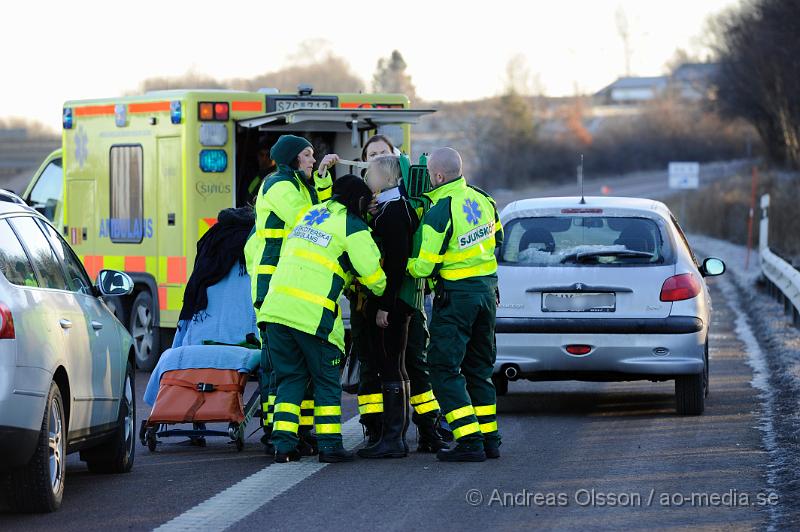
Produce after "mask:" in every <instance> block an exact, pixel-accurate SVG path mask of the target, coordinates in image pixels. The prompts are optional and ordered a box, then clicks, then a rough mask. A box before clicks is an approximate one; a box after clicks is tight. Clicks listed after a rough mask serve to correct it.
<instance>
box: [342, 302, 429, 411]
mask: <svg viewBox="0 0 800 532" xmlns="http://www.w3.org/2000/svg"><path fill="white" fill-rule="evenodd" d="M353 301H354V300H351V306H350V308H351V309H353V308H355V306H354V303H353ZM366 326H367V324H366V320H365V317H364V314H363V313H362V312H357V311H353V312H351V313H350V338H351V339H352V349H353V350H354V352H355V353H356V356H357V357H358V362H359V379H358V411H359V414H360V415H361V417H362V419H366V418H367V417H369V416H379V415H380V414H381V413H382V412H383V393H382V391H381V379H380V376H379V374H378V368H377V367H375V364H374V362H373V360H372V357H370V356H369V349H370V345H369V337H368V335H367V332H366ZM429 337H430V336H429V334H428V323H427V317H426V316H425V312H424V311H422V310H415V311H414V312H413V313H412V314H411V321H410V323H409V325H408V342H407V344H406V357H405V362H406V373H408V379H409V380H410V381H411V406H412V407H414V414H413V416H412V419H413V421H414V423H415V424H417V425H421V424H423V423H424V424H429V425H433V423H434V422H435V421H436V417H437V416H438V415H439V403H438V402H437V401H436V397H434V394H433V391H432V387H431V380H430V373H429V370H428V359H427V356H426V354H425V353H426V350H427V347H428V338H429Z"/></svg>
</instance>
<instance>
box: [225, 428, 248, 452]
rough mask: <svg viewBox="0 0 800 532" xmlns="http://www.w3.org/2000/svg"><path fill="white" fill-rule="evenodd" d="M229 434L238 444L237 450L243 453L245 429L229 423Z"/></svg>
mask: <svg viewBox="0 0 800 532" xmlns="http://www.w3.org/2000/svg"><path fill="white" fill-rule="evenodd" d="M228 434H229V435H230V437H231V439H232V440H233V443H235V444H236V450H237V451H239V452H241V451H242V450H243V449H244V427H243V426H241V425H240V424H239V423H228Z"/></svg>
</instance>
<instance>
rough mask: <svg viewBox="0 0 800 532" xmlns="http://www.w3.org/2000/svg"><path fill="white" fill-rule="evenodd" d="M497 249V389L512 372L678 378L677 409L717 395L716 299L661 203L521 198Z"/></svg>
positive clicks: (719, 265) (713, 271)
mask: <svg viewBox="0 0 800 532" xmlns="http://www.w3.org/2000/svg"><path fill="white" fill-rule="evenodd" d="M501 221H502V223H503V227H504V231H505V242H504V243H503V246H502V249H501V250H499V252H498V264H499V266H498V278H499V285H500V294H501V301H500V305H499V307H498V309H497V329H496V332H497V361H496V363H495V375H494V377H493V380H494V381H495V384H496V386H497V390H498V393H499V394H503V393H505V392H506V391H507V390H508V381H514V380H517V379H530V380H586V381H625V380H641V379H646V380H653V381H661V380H673V379H674V380H675V395H676V407H677V411H678V412H679V413H681V414H694V415H697V414H701V413H702V412H703V408H704V402H705V397H706V395H707V394H708V327H709V324H710V321H711V319H710V313H711V298H710V296H709V293H708V289H707V287H706V284H705V280H704V278H705V277H707V276H712V275H720V274H722V273H723V272H724V271H725V265H724V263H723V262H722V261H721V260H719V259H715V258H708V259H705V260H704V261H703V262H702V263H701V262H698V261H697V259H696V258H695V257H694V255H693V253H692V251H691V248H690V247H689V244H688V242H687V241H686V237H685V236H684V234H683V232H682V231H681V229H680V226H679V225H678V223H677V221H676V220H675V218H674V216H672V214H671V213H670V211H669V209H668V208H667V207H666V206H665V205H664V204H663V203H660V202H657V201H652V200H647V199H635V198H611V197H589V198H586V199H585V202H582V201H581V198H577V197H567V198H542V199H526V200H521V201H516V202H514V203H511V204H510V205H508V206H507V207H506V208H505V209H503V211H502V213H501Z"/></svg>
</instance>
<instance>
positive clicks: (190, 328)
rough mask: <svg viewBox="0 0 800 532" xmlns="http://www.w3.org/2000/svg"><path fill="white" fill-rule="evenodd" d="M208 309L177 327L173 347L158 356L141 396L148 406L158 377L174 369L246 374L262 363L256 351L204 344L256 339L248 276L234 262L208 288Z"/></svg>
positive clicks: (233, 346) (151, 402) (155, 395)
mask: <svg viewBox="0 0 800 532" xmlns="http://www.w3.org/2000/svg"><path fill="white" fill-rule="evenodd" d="M207 293H208V307H207V308H206V309H205V310H203V311H201V312H199V313H197V314H196V315H195V316H194V318H193V319H192V320H184V321H181V322H180V323H179V324H178V330H177V331H176V333H175V340H174V341H173V342H172V348H170V349H167V350H166V351H164V353H163V354H162V355H161V359H160V360H159V362H158V365H156V367H155V369H154V370H153V373H152V375H150V381H149V382H148V383H147V388H146V390H145V393H144V401H145V403H147V404H149V405H151V406H152V405H153V404H155V402H156V397H157V396H158V387H159V384H160V383H161V376H162V375H163V374H164V373H165V372H167V371H173V370H176V369H197V368H215V369H235V370H237V371H240V372H243V373H249V372H251V371H253V370H254V369H256V368H257V367H258V365H259V363H260V361H261V352H260V351H259V350H258V349H247V348H245V347H240V346H237V345H203V342H206V341H213V342H220V343H223V344H238V343H241V342H243V341H244V340H245V338H246V337H247V335H248V334H250V333H253V334H255V335H256V338H258V328H257V327H256V314H255V311H254V310H253V304H252V300H251V295H250V276H248V275H247V272H242V271H240V267H239V264H238V263H237V264H236V265H234V267H233V268H231V271H230V273H228V275H227V276H226V277H225V278H223V279H222V280H221V281H220V282H218V283H217V284H215V285H213V286H209V287H208V292H207Z"/></svg>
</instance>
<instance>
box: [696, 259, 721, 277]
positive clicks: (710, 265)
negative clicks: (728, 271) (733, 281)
mask: <svg viewBox="0 0 800 532" xmlns="http://www.w3.org/2000/svg"><path fill="white" fill-rule="evenodd" d="M700 273H701V274H702V275H703V277H716V276H717V275H722V274H723V273H725V263H724V262H722V260H721V259H717V258H714V257H709V258H707V259H706V260H704V261H703V264H702V265H701V266H700Z"/></svg>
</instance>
